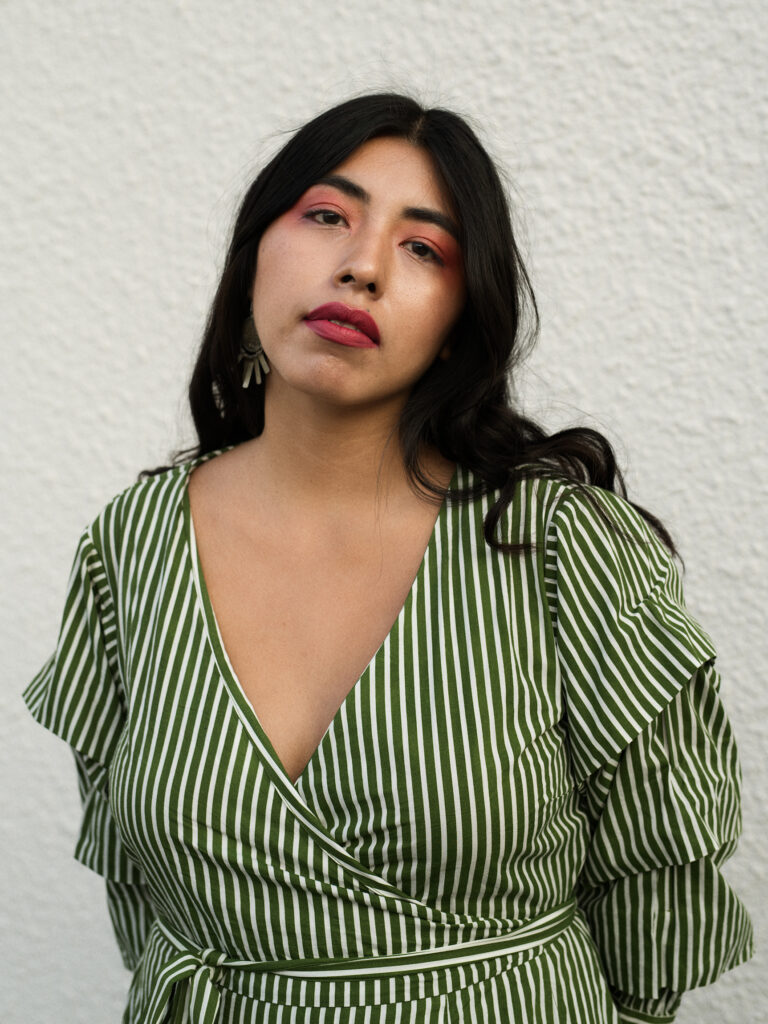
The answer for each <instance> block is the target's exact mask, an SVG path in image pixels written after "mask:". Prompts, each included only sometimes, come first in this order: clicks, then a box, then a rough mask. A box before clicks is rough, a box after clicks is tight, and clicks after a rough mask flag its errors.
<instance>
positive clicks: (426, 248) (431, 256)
mask: <svg viewBox="0 0 768 1024" xmlns="http://www.w3.org/2000/svg"><path fill="white" fill-rule="evenodd" d="M405 244H406V245H413V246H415V247H416V248H415V249H414V250H412V252H413V255H414V256H418V257H419V259H421V260H424V261H425V262H428V263H432V262H434V263H438V264H439V265H440V266H441V267H442V266H443V261H442V260H441V259H440V257H439V256H438V255H437V253H436V252H435V250H434V249H433V248H432V246H431V245H427V243H426V242H415V241H414V242H406V243H405Z"/></svg>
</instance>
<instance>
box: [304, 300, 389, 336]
mask: <svg viewBox="0 0 768 1024" xmlns="http://www.w3.org/2000/svg"><path fill="white" fill-rule="evenodd" d="M305 319H306V320H307V321H308V322H311V321H315V320H325V321H329V320H337V321H340V323H339V326H347V327H351V328H355V329H357V330H358V331H360V332H361V333H362V334H364V335H365V336H366V337H367V338H368V340H369V341H372V342H374V343H375V344H377V345H378V344H379V342H380V341H381V338H380V337H379V328H378V327H377V326H376V321H375V320H374V319H373V317H372V316H371V315H370V313H366V312H365V310H364V309H356V308H355V307H354V306H348V305H346V303H344V302H325V303H323V305H322V306H318V307H317V308H316V309H313V310H312V312H311V313H307V315H306V317H305ZM325 336H326V335H324V337H325ZM333 340H334V341H335V340H337V339H336V338H334V339H333Z"/></svg>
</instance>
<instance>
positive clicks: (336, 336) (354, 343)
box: [304, 320, 378, 348]
mask: <svg viewBox="0 0 768 1024" xmlns="http://www.w3.org/2000/svg"><path fill="white" fill-rule="evenodd" d="M304 323H305V324H306V325H307V327H309V329H310V330H311V331H314V332H315V334H319V335H320V337H321V338H327V339H328V341H337V342H338V343H339V344H340V345H349V346H350V347H351V348H378V346H377V344H376V342H375V341H371V339H370V338H369V337H368V335H367V334H363V332H362V331H358V330H357V329H356V328H354V327H342V326H341V324H334V323H331V321H330V320H305V321H304Z"/></svg>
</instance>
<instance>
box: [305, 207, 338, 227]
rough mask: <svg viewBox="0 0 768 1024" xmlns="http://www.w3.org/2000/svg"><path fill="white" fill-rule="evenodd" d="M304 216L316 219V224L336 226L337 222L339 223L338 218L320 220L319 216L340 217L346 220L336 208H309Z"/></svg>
mask: <svg viewBox="0 0 768 1024" xmlns="http://www.w3.org/2000/svg"><path fill="white" fill-rule="evenodd" d="M304 216H305V217H306V218H307V219H308V220H314V221H315V223H316V224H329V225H331V226H335V225H336V224H338V220H325V219H323V220H318V219H317V218H318V217H322V218H326V217H338V218H340V219H341V220H344V218H343V217H342V216H341V214H340V213H338V212H337V211H336V210H307V212H306V213H305V214H304Z"/></svg>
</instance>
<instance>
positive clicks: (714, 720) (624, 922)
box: [551, 487, 752, 1024]
mask: <svg viewBox="0 0 768 1024" xmlns="http://www.w3.org/2000/svg"><path fill="white" fill-rule="evenodd" d="M587 490H588V491H589V492H590V494H591V495H592V497H593V498H594V500H595V502H596V503H597V506H598V507H597V508H596V507H595V506H594V505H593V504H592V503H591V502H590V501H589V500H588V496H587V495H585V494H584V493H580V492H579V491H576V490H574V491H572V492H571V493H569V495H568V496H567V497H566V498H564V499H563V500H562V501H561V504H560V506H559V507H558V510H557V512H556V514H555V516H554V517H553V522H552V537H551V540H552V544H553V554H552V556H551V557H552V579H553V581H554V591H553V593H554V597H555V607H556V612H555V629H556V635H557V643H558V651H559V659H560V664H561V669H562V679H563V693H564V701H565V708H566V717H565V722H566V726H567V735H568V744H569V749H570V754H571V763H572V771H573V774H574V777H575V779H576V781H577V783H578V785H579V790H580V793H581V797H580V799H581V806H582V809H583V811H584V814H585V817H586V820H587V821H588V825H589V831H590V837H591V838H590V843H589V847H588V852H587V856H586V860H585V863H584V865H583V869H582V871H581V875H580V878H579V885H578V890H577V896H578V898H579V903H580V905H581V908H582V911H583V912H584V915H585V917H586V919H587V921H588V923H589V925H590V929H591V931H592V934H593V937H594V939H595V943H596V946H597V949H598V952H599V954H600V956H601V959H602V962H603V966H604V970H605V974H606V977H607V979H608V982H609V985H610V986H611V989H612V991H613V995H614V1001H615V1002H616V1005H617V1008H618V1011H619V1015H620V1019H621V1021H622V1022H623V1024H635V1022H645V1021H656V1022H660V1021H664V1022H670V1021H673V1020H674V1017H675V1014H676V1012H677V1009H678V1006H679V1004H680V1001H681V998H682V992H683V991H684V990H685V989H690V988H694V987H697V986H699V985H705V984H708V983H710V982H712V981H714V980H715V979H716V978H717V977H719V975H720V974H721V973H722V972H723V971H725V970H728V969H729V968H731V967H734V966H736V965H737V964H739V963H742V962H743V961H744V960H747V959H748V958H749V957H750V956H751V955H752V928H751V924H750V920H749V917H748V915H747V913H746V911H745V909H744V907H743V905H742V904H741V902H740V901H739V899H738V897H737V896H736V895H735V894H734V893H733V891H732V890H731V888H730V886H729V885H728V883H727V882H726V881H725V879H724V878H723V876H722V875H721V873H720V870H719V869H720V867H721V866H722V864H723V862H724V861H725V860H726V859H727V858H728V857H729V856H730V855H731V853H733V851H734V849H735V847H736V841H737V838H738V836H739V833H740V829H741V811H740V783H741V776H740V769H739V762H738V755H737V751H736V745H735V742H734V739H733V733H732V730H731V727H730V723H729V722H728V719H727V717H726V714H725V711H724V709H723V706H722V702H721V700H720V693H719V689H720V684H719V678H718V675H717V672H716V670H715V665H714V661H715V649H714V646H713V644H712V641H711V639H710V637H709V636H708V635H707V634H706V633H705V632H704V630H702V628H701V627H700V626H699V624H698V623H697V622H696V621H695V620H694V619H693V618H692V617H691V616H690V614H689V613H688V611H687V610H686V608H685V604H684V600H683V594H682V589H681V584H680V579H679V576H678V573H677V570H676V568H675V565H674V563H673V562H672V560H671V558H670V557H669V555H668V553H667V551H666V549H665V548H664V547H663V546H662V545H661V543H660V542H659V541H658V539H657V538H656V536H655V535H654V534H653V532H652V531H651V529H650V528H649V527H648V526H647V524H646V523H645V521H644V520H643V519H642V518H641V517H640V516H639V514H638V513H637V512H636V511H635V510H634V509H633V508H632V506H631V505H629V503H628V502H626V501H624V500H623V499H621V498H619V497H618V496H617V495H614V494H611V493H610V492H606V491H602V490H600V489H599V488H595V487H591V488H588V489H587ZM606 517H607V519H608V520H610V523H613V524H614V525H613V526H611V525H610V524H609V522H608V521H606Z"/></svg>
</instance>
